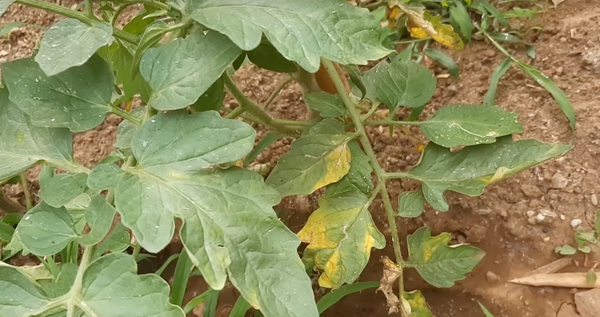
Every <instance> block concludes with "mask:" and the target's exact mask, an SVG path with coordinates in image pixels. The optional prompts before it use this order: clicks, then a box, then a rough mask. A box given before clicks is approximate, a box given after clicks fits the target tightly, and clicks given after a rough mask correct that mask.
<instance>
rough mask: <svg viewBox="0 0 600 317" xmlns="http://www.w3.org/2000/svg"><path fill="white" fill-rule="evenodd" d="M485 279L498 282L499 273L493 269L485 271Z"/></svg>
mask: <svg viewBox="0 0 600 317" xmlns="http://www.w3.org/2000/svg"><path fill="white" fill-rule="evenodd" d="M485 279H486V280H487V281H488V282H490V283H496V282H499V281H500V277H499V276H498V274H496V273H494V272H492V271H487V273H485Z"/></svg>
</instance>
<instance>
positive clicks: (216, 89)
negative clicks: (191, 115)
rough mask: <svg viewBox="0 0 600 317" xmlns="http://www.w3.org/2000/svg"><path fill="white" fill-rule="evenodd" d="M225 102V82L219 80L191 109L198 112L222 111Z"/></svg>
mask: <svg viewBox="0 0 600 317" xmlns="http://www.w3.org/2000/svg"><path fill="white" fill-rule="evenodd" d="M223 100H225V81H223V80H222V79H221V78H219V79H217V81H215V83H214V84H212V86H210V88H208V90H207V91H206V92H205V93H204V94H202V96H200V98H198V100H196V102H194V104H192V105H191V108H192V109H194V110H195V111H197V112H202V111H208V110H217V111H219V110H220V109H221V106H222V105H223Z"/></svg>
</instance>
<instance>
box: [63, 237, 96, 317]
mask: <svg viewBox="0 0 600 317" xmlns="http://www.w3.org/2000/svg"><path fill="white" fill-rule="evenodd" d="M93 254H94V246H89V247H85V248H84V249H83V255H82V256H81V262H80V264H79V269H78V270H77V275H76V276H75V281H74V282H73V286H72V287H71V290H70V291H69V293H68V294H66V295H65V297H66V298H68V301H67V317H74V316H75V306H76V305H77V304H79V298H80V297H81V295H80V294H81V289H82V288H83V274H84V273H85V271H86V269H87V267H88V266H89V265H90V262H91V261H92V256H93Z"/></svg>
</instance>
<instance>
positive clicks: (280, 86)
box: [264, 74, 294, 111]
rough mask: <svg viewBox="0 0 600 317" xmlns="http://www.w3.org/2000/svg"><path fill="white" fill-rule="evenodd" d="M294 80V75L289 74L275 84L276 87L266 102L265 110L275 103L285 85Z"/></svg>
mask: <svg viewBox="0 0 600 317" xmlns="http://www.w3.org/2000/svg"><path fill="white" fill-rule="evenodd" d="M292 80H294V76H292V75H289V74H287V75H285V77H283V78H282V79H281V80H280V81H279V82H278V83H277V85H275V89H274V90H273V92H272V93H271V95H269V98H268V99H267V101H266V102H265V106H264V109H265V111H266V110H267V109H269V106H270V105H271V104H272V103H273V101H275V98H277V96H279V93H280V92H281V90H283V88H285V86H287V84H289V83H290V82H291V81H292Z"/></svg>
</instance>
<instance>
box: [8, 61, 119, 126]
mask: <svg viewBox="0 0 600 317" xmlns="http://www.w3.org/2000/svg"><path fill="white" fill-rule="evenodd" d="M2 79H3V80H4V82H5V84H6V87H8V91H9V92H10V100H11V101H12V102H14V103H15V104H16V105H17V106H18V107H19V109H21V110H22V111H23V112H25V113H26V114H28V115H29V116H30V118H31V123H33V124H34V125H37V126H42V127H65V128H69V129H70V130H71V131H73V132H82V131H87V130H89V129H92V128H94V127H96V126H97V125H99V124H100V123H102V121H104V117H105V116H106V113H107V112H109V111H110V110H111V106H110V101H111V96H112V93H113V81H114V79H113V75H112V71H111V70H110V67H109V66H108V64H107V63H106V62H105V61H103V60H102V59H101V58H100V57H98V56H93V57H92V58H91V59H90V60H88V61H87V62H86V63H85V64H83V65H82V66H75V67H72V68H69V69H67V70H66V71H64V72H62V73H60V74H58V75H55V76H51V77H48V76H46V74H44V72H43V71H42V70H41V69H40V68H39V66H38V64H37V63H36V62H34V61H33V60H32V59H19V60H16V61H13V62H10V63H6V64H4V65H2Z"/></svg>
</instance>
